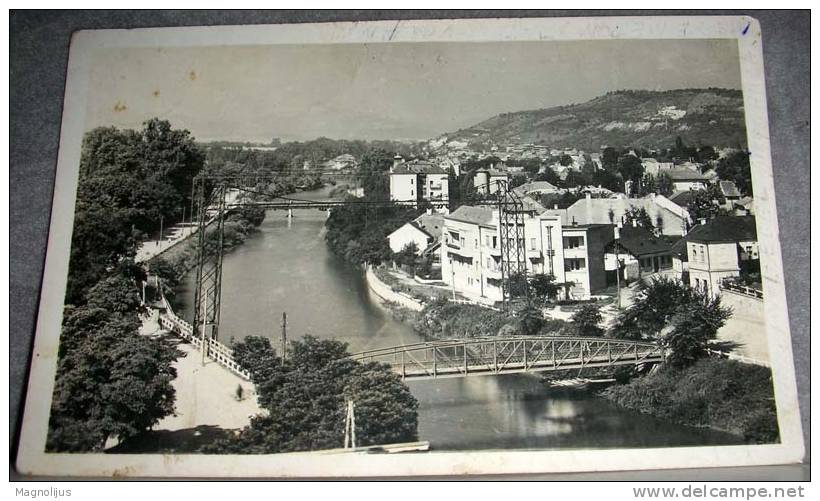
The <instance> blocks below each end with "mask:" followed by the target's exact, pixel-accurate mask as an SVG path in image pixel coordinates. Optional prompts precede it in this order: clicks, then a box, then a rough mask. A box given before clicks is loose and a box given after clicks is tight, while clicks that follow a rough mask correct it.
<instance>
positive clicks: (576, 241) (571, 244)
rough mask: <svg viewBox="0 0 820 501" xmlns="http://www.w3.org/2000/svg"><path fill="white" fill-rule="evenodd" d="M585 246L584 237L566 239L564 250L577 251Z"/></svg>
mask: <svg viewBox="0 0 820 501" xmlns="http://www.w3.org/2000/svg"><path fill="white" fill-rule="evenodd" d="M583 246H584V237H582V236H579V237H564V248H565V249H575V248H578V247H583Z"/></svg>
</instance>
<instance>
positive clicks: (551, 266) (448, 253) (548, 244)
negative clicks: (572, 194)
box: [441, 206, 613, 304]
mask: <svg viewBox="0 0 820 501" xmlns="http://www.w3.org/2000/svg"><path fill="white" fill-rule="evenodd" d="M530 208H532V209H533V210H531V211H530V212H529V214H528V215H526V216H525V217H524V241H523V242H521V243H520V245H521V246H522V247H523V250H524V253H525V255H526V268H527V273H528V274H541V273H543V274H547V275H552V276H553V277H554V280H555V282H556V283H560V284H565V287H564V291H563V293H562V296H563V297H568V298H574V299H589V297H590V295H591V294H594V293H595V292H596V291H598V290H600V289H603V288H605V287H606V272H605V270H604V248H605V246H606V244H607V243H608V242H609V240H611V239H612V235H613V231H612V228H613V227H612V225H603V224H591V225H578V224H575V225H564V224H563V222H562V215H561V214H559V213H556V212H553V211H548V210H545V209H543V207H541V208H540V210H538V209H535V208H533V207H531V206H530V207H525V210H528V209H530ZM499 229H500V228H499V218H498V211H497V210H495V209H492V208H489V207H472V206H462V207H459V208H458V209H457V210H456V211H454V212H453V213H451V214H449V215H446V216H444V227H443V231H442V245H441V266H442V280H443V281H444V282H445V283H447V284H448V285H450V286H451V287H453V289H454V290H455V291H456V292H458V293H460V294H462V295H464V296H466V297H468V298H470V299H473V300H476V301H479V302H484V303H489V304H492V303H495V302H498V301H501V300H502V299H503V296H502V294H503V292H502V287H501V280H502V274H501V263H502V250H501V242H500V241H499ZM513 244H514V242H513Z"/></svg>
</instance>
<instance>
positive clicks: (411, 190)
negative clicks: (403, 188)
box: [410, 188, 414, 197]
mask: <svg viewBox="0 0 820 501" xmlns="http://www.w3.org/2000/svg"><path fill="white" fill-rule="evenodd" d="M410 196H411V197H412V196H414V195H413V189H412V188H411V189H410Z"/></svg>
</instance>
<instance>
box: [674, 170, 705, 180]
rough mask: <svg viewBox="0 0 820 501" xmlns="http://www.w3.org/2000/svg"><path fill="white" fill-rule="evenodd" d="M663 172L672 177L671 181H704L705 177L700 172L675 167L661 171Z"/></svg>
mask: <svg viewBox="0 0 820 501" xmlns="http://www.w3.org/2000/svg"><path fill="white" fill-rule="evenodd" d="M663 173H664V174H666V175H667V176H669V177H671V178H672V181H706V177H704V175H703V174H701V173H700V172H697V171H694V170H692V169H686V168H677V169H669V170H665V171H663Z"/></svg>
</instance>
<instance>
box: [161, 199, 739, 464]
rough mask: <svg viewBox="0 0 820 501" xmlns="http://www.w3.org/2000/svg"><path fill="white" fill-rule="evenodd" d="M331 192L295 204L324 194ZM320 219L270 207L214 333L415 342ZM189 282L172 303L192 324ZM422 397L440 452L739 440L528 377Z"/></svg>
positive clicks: (431, 385) (236, 255)
mask: <svg viewBox="0 0 820 501" xmlns="http://www.w3.org/2000/svg"><path fill="white" fill-rule="evenodd" d="M327 192H328V190H327V189H322V190H316V191H314V192H308V193H301V194H300V195H299V198H309V199H313V200H319V199H323V198H326V196H327ZM325 219H326V214H325V213H324V212H322V211H317V210H297V211H294V217H293V219H292V220H288V218H287V213H286V212H284V211H269V212H268V214H267V217H266V219H265V221H264V222H263V223H262V225H261V226H260V228H259V229H260V231H259V232H257V233H255V234H254V235H252V236H251V237H250V238H248V240H247V241H245V243H244V244H242V245H240V246H239V247H237V248H235V249H234V250H232V251H231V252H230V253H228V254H227V255H226V256H225V258H224V262H223V275H222V276H223V279H222V314H221V327H220V337H221V338H222V339H221V340H222V341H223V342H226V343H227V342H229V341H230V339H231V337H232V336H235V337H236V338H237V339H239V338H241V337H244V336H246V335H264V336H268V337H270V338H271V339H272V341H273V343H274V346H276V347H277V348H278V347H279V342H280V341H279V340H280V331H281V319H282V312H287V315H288V336H289V337H290V338H294V337H298V336H302V335H304V334H311V335H313V336H316V337H319V338H325V339H327V338H336V339H339V340H343V341H346V342H347V343H349V347H350V348H349V349H350V351H351V352H353V353H355V352H357V351H363V350H367V349H371V348H381V347H387V346H393V345H398V344H405V343H414V342H418V341H421V338H420V336H418V335H417V334H416V333H415V332H414V331H413V328H412V326H410V325H408V324H405V323H402V322H398V321H396V320H394V319H393V318H392V317H391V315H390V313H389V312H388V311H387V310H386V309H385V308H383V307H382V306H381V305H380V304H379V303H378V301H377V300H376V298H375V297H374V296H373V295H372V294H371V293H370V291H369V289H368V288H367V284H366V283H365V280H364V273H363V272H362V271H361V270H359V269H358V268H356V267H354V266H351V265H349V264H347V263H345V262H344V261H342V260H340V259H339V258H337V257H336V256H334V255H333V254H331V253H330V251H329V250H328V248H327V246H326V244H325V242H324V222H325ZM191 286H192V277H189V278H188V280H187V281H186V282H185V283H184V284H183V286H182V287H181V288H180V290H179V293H178V295H177V300H178V301H179V303H180V308H181V310H182V312H183V314H184V315H185V316H186V317H188V318H189V319H190V317H191V316H192V312H191V308H190V305H191V303H192V302H193V293H192V288H191ZM408 384H409V387H410V390H411V391H412V393H413V395H415V397H416V398H417V399H418V401H419V439H420V440H428V441H430V444H431V447H432V448H434V449H436V450H479V449H527V448H538V449H550V448H617V447H669V446H691V445H727V444H736V443H740V440H739V439H738V438H737V437H735V436H733V435H729V434H726V433H722V432H717V431H713V430H709V429H700V428H691V427H686V426H681V425H677V424H672V423H668V422H665V421H661V420H659V419H656V418H653V417H650V416H646V415H642V414H640V413H636V412H632V411H627V410H624V409H621V408H619V407H616V406H614V405H612V404H611V403H609V402H608V401H606V400H604V399H602V398H599V397H595V396H593V395H589V394H586V393H575V392H567V391H560V390H553V389H547V388H546V387H545V386H544V385H543V384H542V383H541V382H540V381H539V379H538V378H537V377H534V376H528V375H505V376H482V377H468V378H456V379H441V380H435V381H432V380H428V381H412V382H409V383H408Z"/></svg>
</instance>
